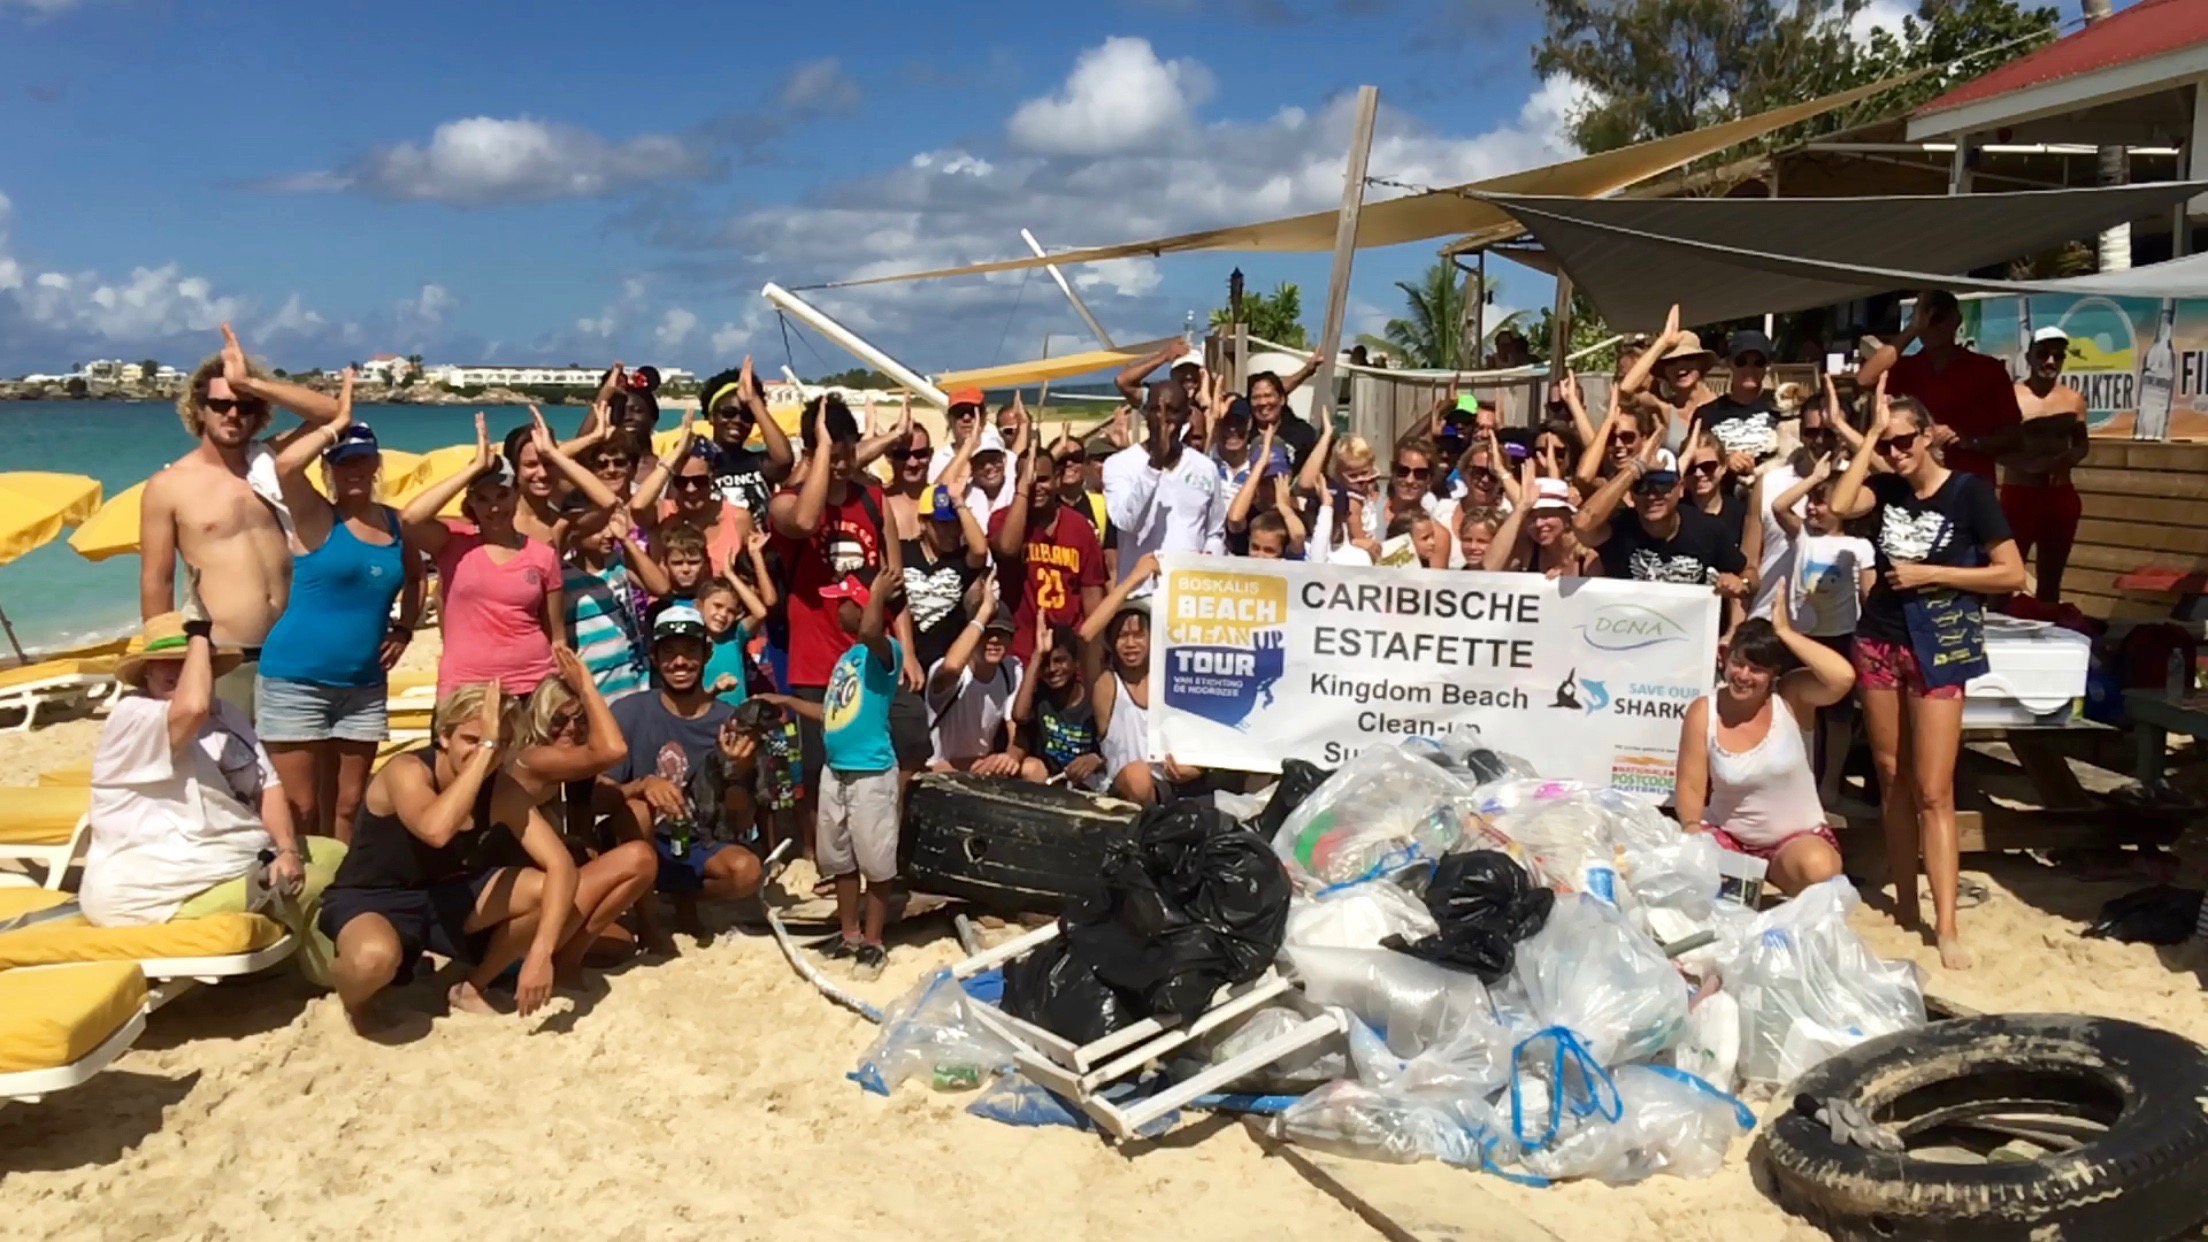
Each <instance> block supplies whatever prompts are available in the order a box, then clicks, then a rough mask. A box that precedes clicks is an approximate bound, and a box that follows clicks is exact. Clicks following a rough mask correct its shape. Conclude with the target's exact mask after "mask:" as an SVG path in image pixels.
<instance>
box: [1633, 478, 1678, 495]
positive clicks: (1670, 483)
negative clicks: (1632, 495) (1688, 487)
mask: <svg viewBox="0 0 2208 1242" xmlns="http://www.w3.org/2000/svg"><path fill="white" fill-rule="evenodd" d="M1678 483H1679V476H1677V475H1669V476H1666V475H1660V474H1648V475H1642V476H1641V478H1640V479H1639V480H1638V481H1636V482H1635V483H1634V484H1633V490H1634V491H1636V492H1638V493H1640V494H1641V495H1643V496H1664V495H1668V494H1670V492H1671V489H1672V488H1673V487H1675V486H1677V485H1678Z"/></svg>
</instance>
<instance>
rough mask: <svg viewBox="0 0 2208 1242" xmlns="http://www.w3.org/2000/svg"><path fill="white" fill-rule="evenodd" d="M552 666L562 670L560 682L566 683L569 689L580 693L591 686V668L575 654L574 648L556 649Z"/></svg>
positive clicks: (553, 651) (559, 647) (553, 652)
mask: <svg viewBox="0 0 2208 1242" xmlns="http://www.w3.org/2000/svg"><path fill="white" fill-rule="evenodd" d="M552 664H553V666H554V667H556V668H558V669H559V670H560V680H561V681H564V682H566V683H567V685H568V688H569V689H571V690H575V691H578V692H579V691H581V690H582V689H583V687H585V686H587V685H589V684H590V666H589V665H587V664H584V663H583V657H581V656H579V655H577V654H575V649H574V648H573V647H569V646H565V645H562V646H558V647H554V648H553V649H552Z"/></svg>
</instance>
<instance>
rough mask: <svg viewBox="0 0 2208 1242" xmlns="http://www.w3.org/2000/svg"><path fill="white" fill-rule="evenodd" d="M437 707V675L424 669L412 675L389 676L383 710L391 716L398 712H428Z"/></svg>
mask: <svg viewBox="0 0 2208 1242" xmlns="http://www.w3.org/2000/svg"><path fill="white" fill-rule="evenodd" d="M436 706H437V673H436V670H434V669H425V670H423V671H420V672H413V673H393V674H391V678H390V682H389V685H388V688H387V689H386V690H385V698H384V708H385V710H386V711H389V712H390V713H391V714H392V715H397V714H399V713H400V712H412V711H424V712H426V711H428V710H430V709H431V708H433V707H436Z"/></svg>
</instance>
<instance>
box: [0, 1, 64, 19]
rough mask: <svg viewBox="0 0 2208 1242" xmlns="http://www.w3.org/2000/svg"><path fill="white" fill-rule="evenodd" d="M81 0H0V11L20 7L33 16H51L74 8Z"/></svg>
mask: <svg viewBox="0 0 2208 1242" xmlns="http://www.w3.org/2000/svg"><path fill="white" fill-rule="evenodd" d="M81 3H83V0H0V11H5V10H8V9H21V10H23V11H24V12H26V13H29V14H30V15H31V16H33V17H51V16H53V15H54V14H56V13H63V12H67V11H68V10H70V9H73V8H76V7H77V6H78V5H79V4H81Z"/></svg>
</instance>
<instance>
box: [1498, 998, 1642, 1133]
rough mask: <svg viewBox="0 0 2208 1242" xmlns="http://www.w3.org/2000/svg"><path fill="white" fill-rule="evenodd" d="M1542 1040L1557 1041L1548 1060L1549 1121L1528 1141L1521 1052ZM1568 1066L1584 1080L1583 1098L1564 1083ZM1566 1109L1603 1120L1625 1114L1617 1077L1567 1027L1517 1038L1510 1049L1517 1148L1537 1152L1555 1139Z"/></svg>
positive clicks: (1512, 1118)
mask: <svg viewBox="0 0 2208 1242" xmlns="http://www.w3.org/2000/svg"><path fill="white" fill-rule="evenodd" d="M1543 1039H1548V1040H1553V1041H1555V1044H1556V1056H1555V1058H1554V1059H1553V1060H1552V1061H1551V1063H1550V1073H1551V1075H1552V1076H1553V1084H1552V1087H1551V1093H1550V1096H1549V1124H1548V1128H1547V1129H1546V1130H1544V1131H1542V1134H1541V1137H1540V1138H1539V1139H1530V1140H1529V1139H1528V1138H1527V1137H1526V1110H1525V1098H1524V1095H1523V1084H1524V1080H1525V1066H1524V1064H1523V1061H1522V1059H1521V1054H1523V1053H1524V1052H1525V1050H1526V1049H1527V1048H1529V1047H1532V1046H1533V1044H1534V1042H1535V1041H1537V1040H1543ZM1570 1067H1577V1068H1578V1070H1579V1072H1580V1077H1581V1078H1582V1079H1584V1080H1585V1081H1586V1083H1587V1089H1586V1091H1585V1092H1584V1094H1583V1098H1578V1099H1575V1098H1573V1097H1574V1095H1575V1093H1574V1092H1572V1091H1571V1090H1570V1088H1569V1086H1568V1084H1567V1081H1566V1079H1565V1070H1566V1069H1567V1068H1570ZM1605 1094H1607V1096H1608V1102H1607V1103H1605V1102H1604V1096H1605ZM1567 1108H1569V1109H1570V1110H1571V1114H1572V1116H1574V1117H1590V1116H1599V1117H1601V1118H1602V1119H1603V1120H1605V1121H1616V1120H1617V1119H1618V1118H1620V1117H1623V1116H1624V1115H1625V1104H1624V1102H1623V1101H1621V1100H1620V1099H1619V1098H1618V1084H1617V1080H1616V1079H1614V1078H1612V1077H1611V1076H1610V1071H1609V1070H1606V1069H1604V1068H1603V1067H1602V1063H1601V1062H1599V1061H1597V1060H1595V1055H1594V1054H1593V1053H1592V1052H1589V1051H1588V1050H1587V1045H1586V1044H1584V1043H1581V1042H1580V1039H1579V1036H1578V1035H1576V1034H1574V1033H1573V1032H1572V1030H1571V1029H1570V1028H1569V1027H1562V1026H1552V1027H1548V1028H1546V1029H1544V1030H1540V1031H1536V1032H1534V1033H1533V1034H1531V1035H1528V1036H1527V1037H1526V1038H1525V1039H1523V1040H1521V1041H1519V1043H1518V1046H1517V1047H1515V1048H1512V1049H1511V1050H1510V1132H1511V1135H1512V1136H1513V1137H1515V1138H1516V1139H1517V1140H1518V1146H1519V1147H1520V1149H1522V1150H1525V1151H1540V1150H1541V1149H1542V1148H1544V1147H1547V1146H1548V1145H1549V1144H1550V1143H1553V1142H1555V1141H1556V1135H1557V1131H1558V1130H1560V1129H1562V1128H1563V1125H1564V1111H1565V1109H1567Z"/></svg>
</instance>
